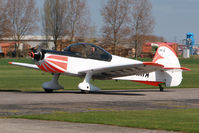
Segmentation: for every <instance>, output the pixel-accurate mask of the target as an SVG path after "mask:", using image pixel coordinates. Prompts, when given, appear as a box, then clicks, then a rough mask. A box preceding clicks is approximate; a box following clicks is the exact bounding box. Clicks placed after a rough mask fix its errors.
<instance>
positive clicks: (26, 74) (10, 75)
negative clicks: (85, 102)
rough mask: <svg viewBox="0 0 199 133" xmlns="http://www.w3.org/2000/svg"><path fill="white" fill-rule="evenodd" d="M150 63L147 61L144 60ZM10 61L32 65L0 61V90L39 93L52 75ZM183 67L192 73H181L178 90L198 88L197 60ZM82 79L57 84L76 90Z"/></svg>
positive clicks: (104, 84) (109, 85)
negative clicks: (14, 64)
mask: <svg viewBox="0 0 199 133" xmlns="http://www.w3.org/2000/svg"><path fill="white" fill-rule="evenodd" d="M144 60H147V61H150V60H149V59H144ZM10 61H17V62H26V63H33V62H32V60H31V59H23V58H22V59H0V90H19V91H33V90H35V91H40V90H42V88H41V85H42V84H43V83H44V82H46V81H50V80H51V79H52V75H50V74H49V73H45V72H42V71H37V70H33V69H27V68H22V67H16V66H13V65H9V64H7V63H8V62H10ZM181 62H183V64H182V66H183V67H188V68H190V69H191V70H192V71H189V72H184V73H183V77H184V79H183V82H182V84H181V85H180V86H179V87H178V88H187V87H188V88H197V87H198V86H199V82H198V79H199V69H198V67H199V59H198V58H191V59H181ZM82 81H83V79H81V78H77V77H71V76H61V77H60V79H59V82H60V84H61V85H63V86H64V87H65V89H66V90H71V89H72V90H73V89H77V85H78V84H79V83H80V82H82ZM92 82H93V84H94V85H96V86H97V87H99V88H102V89H104V90H112V89H137V88H143V89H145V88H146V89H147V88H158V87H153V86H148V85H144V84H139V83H134V82H130V81H118V82H115V81H112V80H109V81H107V80H105V81H101V80H95V81H92Z"/></svg>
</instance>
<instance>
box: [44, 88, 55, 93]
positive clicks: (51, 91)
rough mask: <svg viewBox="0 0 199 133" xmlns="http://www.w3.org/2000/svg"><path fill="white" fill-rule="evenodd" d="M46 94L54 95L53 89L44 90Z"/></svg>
mask: <svg viewBox="0 0 199 133" xmlns="http://www.w3.org/2000/svg"><path fill="white" fill-rule="evenodd" d="M44 90H45V92H46V93H53V89H44Z"/></svg>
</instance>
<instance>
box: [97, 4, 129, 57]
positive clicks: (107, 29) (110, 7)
mask: <svg viewBox="0 0 199 133" xmlns="http://www.w3.org/2000/svg"><path fill="white" fill-rule="evenodd" d="M129 11H130V1H129V0H108V2H107V3H106V4H105V5H104V7H103V8H102V10H101V15H102V17H103V19H104V26H103V28H102V30H103V38H104V42H105V43H106V44H111V45H112V46H113V47H114V51H113V54H116V46H117V45H118V44H119V43H120V41H121V40H122V39H124V38H127V36H128V34H129V27H128V23H129V22H130V18H129Z"/></svg>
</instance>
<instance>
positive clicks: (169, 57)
mask: <svg viewBox="0 0 199 133" xmlns="http://www.w3.org/2000/svg"><path fill="white" fill-rule="evenodd" d="M30 56H31V57H32V58H33V60H34V62H35V65H34V64H26V63H18V62H9V64H13V65H17V66H22V67H27V68H34V69H38V70H42V71H45V72H48V73H52V75H53V79H52V81H50V82H46V83H44V84H43V85H42V87H43V89H44V90H45V91H46V92H48V93H50V92H53V90H58V89H63V87H62V86H61V85H60V84H59V83H58V79H59V76H60V75H71V76H77V77H84V80H83V82H82V83H80V84H79V85H78V88H79V89H80V90H81V91H82V92H90V91H99V90H100V89H99V88H98V87H96V86H94V85H92V84H91V82H90V80H91V79H98V80H129V81H135V82H139V83H144V84H148V85H153V86H159V87H160V91H163V87H162V85H165V86H166V87H173V86H178V85H179V84H180V83H181V81H182V71H183V70H187V71H189V69H188V68H184V67H181V66H180V63H179V60H178V57H177V55H176V53H175V51H174V50H173V49H172V48H171V47H170V46H168V45H166V44H161V45H159V47H158V49H157V52H156V54H155V56H154V59H153V61H152V62H141V61H138V60H133V59H129V58H124V57H120V56H116V55H111V54H110V53H108V52H107V51H105V50H104V49H103V48H101V47H98V46H96V45H93V44H88V43H77V44H72V45H70V46H68V47H66V48H65V49H64V51H54V50H40V51H38V50H36V49H35V48H32V52H31V53H30Z"/></svg>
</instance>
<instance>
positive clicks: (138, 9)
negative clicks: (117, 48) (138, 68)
mask: <svg viewBox="0 0 199 133" xmlns="http://www.w3.org/2000/svg"><path fill="white" fill-rule="evenodd" d="M151 9H152V5H151V3H150V2H149V0H134V1H133V9H132V18H133V19H132V38H131V40H132V42H133V43H134V45H135V57H136V58H137V57H138V56H139V54H140V53H141V48H142V44H143V43H144V36H145V35H147V34H149V33H151V32H152V31H153V28H154V18H153V16H152V15H151Z"/></svg>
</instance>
